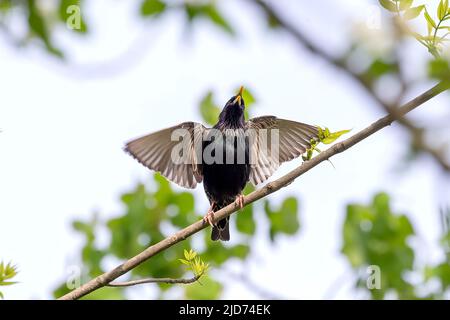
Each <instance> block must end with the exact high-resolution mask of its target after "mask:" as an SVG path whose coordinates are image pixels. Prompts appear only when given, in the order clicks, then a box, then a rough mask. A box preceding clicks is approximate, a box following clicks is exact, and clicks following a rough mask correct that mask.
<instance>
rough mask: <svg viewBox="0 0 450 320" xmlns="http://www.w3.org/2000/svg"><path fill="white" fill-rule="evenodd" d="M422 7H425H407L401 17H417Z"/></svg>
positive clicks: (409, 18) (408, 18)
mask: <svg viewBox="0 0 450 320" xmlns="http://www.w3.org/2000/svg"><path fill="white" fill-rule="evenodd" d="M424 8H425V6H424V5H421V6H418V7H413V8H409V9H408V10H406V11H405V14H404V15H403V17H404V18H405V19H407V20H411V19H414V18H417V17H418V16H419V15H420V13H421V12H422V10H423V9H424Z"/></svg>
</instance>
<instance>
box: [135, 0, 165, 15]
mask: <svg viewBox="0 0 450 320" xmlns="http://www.w3.org/2000/svg"><path fill="white" fill-rule="evenodd" d="M166 6H167V5H166V4H165V3H164V2H162V1H160V0H145V1H144V2H143V3H142V4H141V15H143V16H158V15H160V14H161V13H163V12H164V10H166Z"/></svg>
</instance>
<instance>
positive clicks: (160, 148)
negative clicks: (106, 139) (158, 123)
mask: <svg viewBox="0 0 450 320" xmlns="http://www.w3.org/2000/svg"><path fill="white" fill-rule="evenodd" d="M206 130H208V129H207V128H205V127H204V126H203V125H201V124H199V123H196V122H184V123H181V124H179V125H177V126H174V127H170V128H167V129H163V130H160V131H157V132H154V133H151V134H149V135H146V136H143V137H141V138H137V139H135V140H132V141H130V142H128V143H127V144H126V146H125V151H126V152H128V153H129V154H130V155H132V156H133V157H134V158H135V159H136V160H138V161H139V162H140V163H141V164H143V165H144V166H146V167H147V168H149V169H152V170H155V171H157V172H160V173H161V174H162V175H163V176H164V177H166V178H167V179H169V180H170V181H172V182H174V183H176V184H178V185H180V186H182V187H185V188H195V187H196V185H197V183H199V182H202V180H203V174H202V167H201V164H200V162H199V161H198V159H201V158H200V157H201V152H202V149H201V148H202V136H203V133H204V132H205V131H206Z"/></svg>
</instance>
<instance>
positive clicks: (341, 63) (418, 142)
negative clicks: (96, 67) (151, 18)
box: [249, 0, 450, 172]
mask: <svg viewBox="0 0 450 320" xmlns="http://www.w3.org/2000/svg"><path fill="white" fill-rule="evenodd" d="M249 1H251V2H253V3H254V4H256V5H257V6H259V7H260V8H261V9H262V10H263V11H264V13H265V14H266V15H267V16H268V17H270V19H271V20H272V21H274V22H275V23H276V24H277V25H278V26H279V27H281V28H282V29H283V30H284V31H286V32H287V33H288V34H290V35H291V36H292V37H293V38H294V39H295V40H296V41H297V43H299V44H300V45H302V46H303V47H304V48H306V49H307V50H308V51H309V52H310V53H312V54H314V55H315V56H318V57H320V58H321V59H322V60H324V61H325V62H327V63H329V64H330V65H332V66H334V67H335V68H336V69H337V70H340V71H341V72H343V73H344V74H346V75H347V76H349V78H350V79H352V80H354V81H355V83H357V84H358V85H359V87H360V88H362V89H363V91H365V92H366V93H367V94H368V95H369V97H370V98H372V99H373V100H374V101H375V102H376V103H377V105H379V106H380V107H381V108H382V109H384V110H385V111H388V112H390V113H394V114H396V113H397V111H396V110H395V108H393V106H391V105H389V104H387V103H385V102H384V101H383V100H382V99H381V98H380V97H379V96H378V95H377V94H376V93H375V92H374V91H373V88H372V85H371V83H370V81H368V79H367V78H366V77H364V75H361V74H358V73H356V72H354V71H352V70H350V69H349V68H348V67H347V65H346V58H345V57H333V56H332V55H330V54H328V53H327V52H326V51H324V50H323V49H322V48H320V47H319V46H316V45H315V44H314V43H313V42H312V41H311V40H309V39H308V38H307V36H306V35H304V34H303V33H302V32H301V31H300V30H299V29H297V28H296V27H295V26H294V25H293V24H292V23H290V22H289V21H287V20H285V19H284V18H283V17H282V16H281V15H280V14H278V13H277V10H275V9H274V7H273V6H272V5H270V4H269V3H268V2H266V1H264V0H249ZM403 86H404V83H402V90H403V91H404V90H405V89H406V88H403ZM398 120H400V121H399V124H400V125H402V126H403V127H404V128H405V129H407V130H408V131H409V133H410V135H411V137H412V139H413V145H414V146H415V147H416V148H418V149H419V150H421V151H423V152H424V153H427V154H428V155H429V156H431V158H432V159H433V160H434V161H435V162H436V163H437V164H438V165H439V166H440V167H441V168H442V169H443V170H445V171H446V172H450V163H449V162H448V161H447V159H446V157H445V154H444V152H443V150H440V149H439V148H435V147H433V146H431V145H429V144H427V143H426V142H425V135H424V131H423V130H422V129H421V128H419V127H417V126H416V125H415V124H414V123H412V122H411V121H409V120H408V119H406V118H399V119H398Z"/></svg>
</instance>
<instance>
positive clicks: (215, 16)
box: [205, 4, 234, 35]
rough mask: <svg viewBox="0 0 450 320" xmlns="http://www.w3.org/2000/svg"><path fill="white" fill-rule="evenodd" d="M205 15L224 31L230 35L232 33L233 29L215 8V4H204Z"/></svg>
mask: <svg viewBox="0 0 450 320" xmlns="http://www.w3.org/2000/svg"><path fill="white" fill-rule="evenodd" d="M205 15H206V16H207V17H208V18H209V19H210V20H211V21H212V22H213V23H214V24H215V25H216V26H218V27H219V28H221V29H222V30H224V31H226V32H227V33H229V34H230V35H234V30H233V28H232V27H231V25H230V24H229V23H228V21H227V20H226V19H225V18H224V17H223V16H222V14H221V13H220V12H219V11H218V10H217V8H216V7H215V5H213V4H211V5H208V6H206V8H205Z"/></svg>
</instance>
